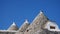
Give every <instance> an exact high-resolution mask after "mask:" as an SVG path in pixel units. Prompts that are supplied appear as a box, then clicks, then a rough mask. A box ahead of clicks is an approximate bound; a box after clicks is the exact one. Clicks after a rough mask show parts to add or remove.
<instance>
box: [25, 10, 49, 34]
mask: <svg viewBox="0 0 60 34" xmlns="http://www.w3.org/2000/svg"><path fill="white" fill-rule="evenodd" d="M47 21H48V18H47V17H46V16H45V15H44V13H43V11H42V10H40V13H39V14H38V15H37V16H36V17H35V19H34V20H33V22H32V23H31V24H30V25H29V27H28V28H27V29H26V30H30V31H29V32H28V33H32V32H36V31H38V30H40V31H43V25H44V24H46V22H47ZM25 33H26V31H25Z"/></svg>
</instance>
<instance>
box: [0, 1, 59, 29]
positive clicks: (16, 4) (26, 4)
mask: <svg viewBox="0 0 60 34" xmlns="http://www.w3.org/2000/svg"><path fill="white" fill-rule="evenodd" d="M40 10H43V12H44V14H45V15H46V16H47V17H48V18H49V19H50V20H53V21H56V23H57V24H58V25H59V27H60V0H0V29H8V27H9V26H10V25H11V24H12V23H13V22H16V24H17V26H18V27H20V26H21V25H22V24H23V22H24V21H25V19H28V21H29V22H30V23H31V22H32V21H33V19H34V18H35V17H36V16H37V14H38V13H39V12H40Z"/></svg>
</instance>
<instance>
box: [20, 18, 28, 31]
mask: <svg viewBox="0 0 60 34" xmlns="http://www.w3.org/2000/svg"><path fill="white" fill-rule="evenodd" d="M28 26H29V22H28V20H27V19H26V20H25V22H24V23H23V24H22V26H21V27H20V28H19V31H25V30H26V29H27V27H28Z"/></svg>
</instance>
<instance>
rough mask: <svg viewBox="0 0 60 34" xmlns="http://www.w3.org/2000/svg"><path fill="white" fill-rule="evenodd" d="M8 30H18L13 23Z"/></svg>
mask: <svg viewBox="0 0 60 34" xmlns="http://www.w3.org/2000/svg"><path fill="white" fill-rule="evenodd" d="M8 30H18V27H17V25H16V24H15V22H13V23H12V25H11V26H10V27H9V28H8Z"/></svg>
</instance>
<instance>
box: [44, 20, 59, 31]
mask: <svg viewBox="0 0 60 34" xmlns="http://www.w3.org/2000/svg"><path fill="white" fill-rule="evenodd" d="M50 26H55V29H50ZM45 28H46V29H48V30H51V31H57V30H59V27H58V25H57V24H56V23H54V22H50V21H48V22H47V24H45Z"/></svg>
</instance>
